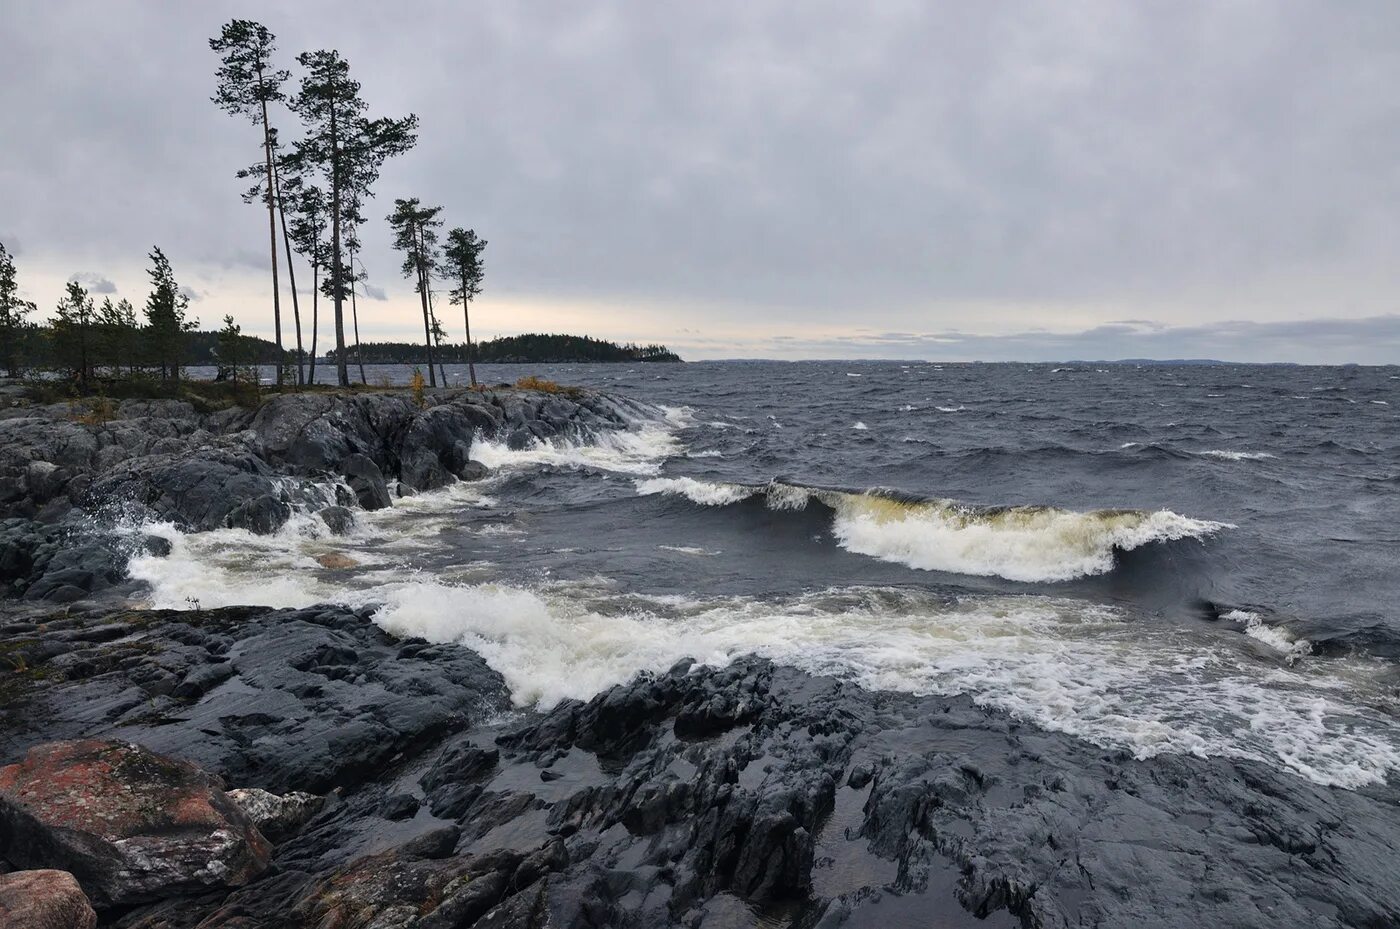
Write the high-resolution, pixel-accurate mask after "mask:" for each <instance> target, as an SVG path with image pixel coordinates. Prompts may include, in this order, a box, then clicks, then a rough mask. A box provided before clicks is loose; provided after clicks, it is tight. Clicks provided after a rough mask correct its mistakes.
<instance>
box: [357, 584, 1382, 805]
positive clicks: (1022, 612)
mask: <svg viewBox="0 0 1400 929" xmlns="http://www.w3.org/2000/svg"><path fill="white" fill-rule="evenodd" d="M385 593H386V596H385V600H386V605H385V607H384V608H383V609H382V610H381V611H380V612H379V613H378V614H376V618H375V621H376V622H378V623H379V624H380V625H381V626H383V628H385V629H386V630H388V631H389V632H392V633H394V634H396V635H413V636H422V637H424V638H427V639H429V640H431V641H456V642H462V643H464V644H466V645H469V646H470V647H471V648H473V649H475V650H477V651H478V652H480V653H481V654H482V656H483V657H485V658H486V660H487V661H488V662H489V663H490V664H491V666H492V667H493V668H495V669H496V670H497V671H499V672H500V673H501V674H502V675H503V676H504V677H505V679H506V681H507V683H508V684H509V686H510V688H511V691H512V694H513V696H514V699H515V700H516V702H517V703H518V704H520V705H523V706H529V705H538V706H542V707H547V706H550V705H553V704H554V703H556V702H558V701H559V700H562V699H566V698H575V699H587V698H588V697H590V696H592V695H593V694H596V693H598V692H599V691H601V690H603V689H605V688H607V687H609V686H612V685H614V684H617V683H621V682H623V681H625V680H627V679H629V678H630V677H631V676H632V675H634V674H636V673H637V672H639V671H661V670H664V669H666V668H668V667H670V666H671V665H672V664H674V663H675V662H676V661H678V660H680V659H682V658H694V659H696V660H698V661H700V662H702V663H707V664H715V665H722V664H724V663H726V662H728V661H730V660H732V659H734V658H735V657H738V656H740V655H744V654H758V655H763V656H766V657H769V658H772V659H773V660H775V661H778V662H780V663H783V664H789V665H792V666H795V667H799V668H802V669H804V670H807V671H810V672H813V673H819V674H835V675H837V676H840V677H843V678H846V679H850V680H853V681H856V682H857V683H860V684H861V685H863V686H866V687H869V688H873V689H881V690H897V691H906V692H912V693H921V694H956V693H965V694H968V695H970V696H972V697H973V699H975V700H976V701H977V702H979V703H982V704H984V705H988V706H992V707H996V708H999V709H1003V710H1006V711H1008V712H1011V713H1013V714H1015V715H1017V716H1019V717H1022V718H1025V719H1028V720H1031V721H1033V722H1034V723H1036V724H1037V725H1040V726H1042V727H1044V728H1047V729H1051V730H1055V731H1059V732H1066V733H1070V734H1072V735H1075V736H1078V737H1081V738H1084V739H1086V740H1088V741H1091V742H1094V743H1095V744H1098V745H1102V746H1105V747H1112V748H1121V749H1126V750H1128V751H1130V752H1132V753H1133V755H1134V756H1136V757H1138V758H1147V757H1151V756H1153V755H1156V754H1160V753H1162V752H1179V753H1186V754H1194V755H1198V756H1207V755H1232V756H1240V757H1248V758H1256V759H1259V760H1263V761H1266V762H1270V763H1274V764H1280V765H1283V766H1284V767H1287V768H1289V769H1290V770H1293V771H1295V772H1297V773H1299V774H1301V775H1303V776H1305V777H1308V778H1310V779H1312V780H1314V781H1316V782H1318V783H1322V784H1333V785H1338V786H1344V787H1357V786H1361V785H1364V784H1367V783H1374V782H1377V781H1380V780H1383V779H1384V778H1385V776H1386V775H1387V773H1389V772H1391V771H1394V770H1397V769H1400V750H1398V749H1397V748H1396V746H1395V744H1393V742H1392V741H1391V738H1390V736H1389V734H1388V733H1389V731H1390V729H1391V728H1392V727H1390V726H1388V725H1387V724H1386V722H1385V719H1384V717H1383V716H1382V715H1380V714H1379V713H1378V712H1377V711H1376V710H1374V709H1372V708H1369V707H1366V706H1361V705H1349V704H1347V703H1345V702H1344V700H1343V699H1342V698H1339V697H1336V696H1334V695H1332V694H1330V693H1328V692H1329V691H1331V692H1334V693H1341V692H1345V688H1346V687H1347V686H1348V685H1349V683H1351V682H1348V681H1345V680H1330V681H1323V682H1322V683H1323V684H1324V685H1326V684H1331V686H1330V687H1329V686H1318V683H1319V682H1318V681H1317V680H1316V679H1317V678H1319V677H1320V676H1323V675H1324V674H1325V673H1326V672H1318V671H1315V670H1310V669H1304V668H1294V667H1289V666H1287V665H1277V664H1268V663H1264V664H1261V663H1260V662H1259V659H1258V658H1257V656H1254V655H1250V654H1247V653H1244V652H1239V651H1236V650H1232V649H1231V648H1230V647H1229V645H1228V640H1224V641H1222V642H1221V643H1219V644H1218V646H1217V647H1216V648H1214V649H1211V650H1204V651H1192V650H1191V649H1190V647H1188V646H1186V645H1184V644H1182V643H1181V642H1180V641H1179V640H1173V639H1172V638H1171V637H1170V636H1167V635H1163V634H1159V633H1156V632H1154V631H1153V630H1152V629H1151V628H1150V627H1147V626H1145V625H1144V624H1142V623H1135V622H1131V621H1129V619H1128V618H1127V617H1126V616H1125V615H1123V614H1121V613H1119V612H1117V611H1116V610H1114V609H1112V608H1109V607H1103V606H1094V605H1089V604H1085V603H1080V602H1075V601H1063V600H1056V599H1050V598H1039V597H991V598H975V599H968V600H961V601H953V602H945V601H939V600H936V599H934V598H932V597H929V596H926V595H923V594H919V593H915V592H908V591H895V590H875V589H868V590H862V589H856V590H833V591H824V592H822V593H819V594H812V595H807V596H804V597H800V598H795V599H790V600H785V601H760V600H754V599H748V598H725V599H717V600H691V599H686V598H682V597H665V598H645V597H638V596H631V597H627V598H618V597H615V596H607V595H605V596H603V597H602V598H601V599H600V598H598V597H596V596H594V597H590V596H589V595H591V594H594V593H595V591H572V592H571V591H568V590H567V589H565V588H559V589H555V590H553V591H549V592H533V591H528V590H524V589H520V588H514V587H506V586H496V585H480V586H471V587H454V586H449V585H443V584H440V583H435V582H423V583H417V584H406V585H398V586H396V587H393V588H392V589H390V590H388V591H386V592H385ZM1329 670H1331V671H1337V670H1340V671H1341V672H1342V673H1343V674H1355V675H1365V674H1369V673H1374V672H1373V670H1372V669H1370V668H1368V667H1366V666H1364V665H1356V666H1342V665H1340V664H1335V663H1334V665H1333V666H1332V667H1331V668H1329ZM1320 692H1321V693H1322V694H1324V695H1319V694H1320Z"/></svg>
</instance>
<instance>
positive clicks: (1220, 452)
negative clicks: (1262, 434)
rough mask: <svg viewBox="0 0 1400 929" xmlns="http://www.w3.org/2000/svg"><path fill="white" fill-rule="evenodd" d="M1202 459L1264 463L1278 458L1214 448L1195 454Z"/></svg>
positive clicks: (1268, 454)
mask: <svg viewBox="0 0 1400 929" xmlns="http://www.w3.org/2000/svg"><path fill="white" fill-rule="evenodd" d="M1193 454H1196V455H1199V456H1201V457H1202V458H1219V459H1221V460H1222V461H1264V460H1266V459H1269V458H1276V457H1278V456H1276V455H1274V454H1273V453H1271V452H1232V451H1229V450H1227V449H1220V448H1212V449H1209V450H1208V451H1204V452H1194V453H1193Z"/></svg>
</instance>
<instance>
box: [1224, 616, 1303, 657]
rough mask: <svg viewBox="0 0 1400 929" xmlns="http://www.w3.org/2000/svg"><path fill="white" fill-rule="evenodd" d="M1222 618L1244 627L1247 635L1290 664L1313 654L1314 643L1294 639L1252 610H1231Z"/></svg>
mask: <svg viewBox="0 0 1400 929" xmlns="http://www.w3.org/2000/svg"><path fill="white" fill-rule="evenodd" d="M1221 618H1222V619H1229V620H1233V621H1235V622H1237V623H1239V624H1240V625H1242V626H1244V634H1245V635H1247V636H1249V637H1250V638H1252V639H1257V640H1258V641H1260V642H1263V643H1264V644H1265V645H1267V646H1269V647H1270V648H1272V649H1274V650H1275V651H1277V652H1280V653H1282V654H1283V656H1284V658H1285V659H1287V660H1288V661H1289V662H1290V663H1292V662H1294V661H1297V660H1298V659H1300V658H1302V657H1303V656H1305V655H1308V654H1311V653H1312V643H1311V642H1309V641H1308V640H1307V639H1294V638H1293V637H1291V636H1289V634H1288V633H1286V632H1284V631H1283V630H1282V629H1278V628H1276V627H1274V626H1270V625H1267V624H1266V623H1265V622H1264V618H1263V617H1262V616H1260V615H1259V614H1258V613H1255V612H1252V611H1250V610H1230V611H1229V612H1228V613H1223V614H1221Z"/></svg>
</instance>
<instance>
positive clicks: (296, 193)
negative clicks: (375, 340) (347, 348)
mask: <svg viewBox="0 0 1400 929" xmlns="http://www.w3.org/2000/svg"><path fill="white" fill-rule="evenodd" d="M285 194H286V198H287V201H288V204H289V205H290V207H291V211H292V222H291V241H292V247H293V248H294V249H296V251H297V253H298V254H299V255H301V256H302V257H303V258H305V259H306V260H307V263H309V264H310V265H311V359H310V360H311V365H310V367H311V370H310V373H309V374H308V375H307V379H306V382H307V383H308V384H314V383H316V355H317V352H316V339H317V335H318V330H319V328H320V319H321V290H322V288H321V272H322V271H323V270H324V269H325V268H326V266H327V265H328V264H329V262H330V252H331V247H330V243H329V242H328V241H326V226H327V222H328V219H329V213H330V208H329V205H328V204H327V202H326V192H325V191H324V190H322V189H321V188H319V187H317V186H316V185H315V184H305V183H304V182H303V181H302V180H301V178H300V177H299V176H298V177H297V178H296V179H295V181H294V182H292V183H288V184H287V189H286V191H285Z"/></svg>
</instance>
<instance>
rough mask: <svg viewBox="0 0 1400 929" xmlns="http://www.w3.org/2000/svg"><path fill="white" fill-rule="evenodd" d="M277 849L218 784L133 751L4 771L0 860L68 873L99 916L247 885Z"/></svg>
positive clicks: (67, 749)
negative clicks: (129, 906)
mask: <svg viewBox="0 0 1400 929" xmlns="http://www.w3.org/2000/svg"><path fill="white" fill-rule="evenodd" d="M270 854H271V847H270V846H269V844H268V842H267V840H266V839H265V838H263V836H262V834H261V833H260V832H258V830H257V828H256V827H255V826H254V825H253V823H252V821H251V820H250V819H249V818H248V816H247V814H245V813H244V812H243V811H242V810H241V809H240V808H239V807H238V805H237V804H236V803H234V802H233V801H232V800H230V799H229V797H228V795H227V794H225V793H224V785H223V782H222V781H220V780H219V778H217V777H215V776H213V775H212V774H209V773H207V772H205V771H202V770H200V769H199V768H197V767H195V766H194V765H192V764H189V763H187V762H182V761H176V760H174V759H171V758H166V757H164V756H162V755H157V754H156V753H154V752H151V751H147V750H146V749H144V748H142V747H141V746H139V745H133V744H130V743H127V742H109V741H96V740H87V741H79V742H51V743H48V744H46V745H39V746H36V747H34V748H32V749H30V751H29V754H28V755H27V756H26V757H25V759H24V760H23V761H21V762H19V763H18V764H12V765H9V766H8V767H5V768H0V855H2V856H3V857H5V858H7V859H8V860H10V861H12V862H14V863H15V864H17V865H20V866H22V867H59V868H63V869H65V870H67V871H71V872H72V873H73V875H74V876H75V877H76V878H77V879H78V881H79V883H81V884H82V887H83V889H84V890H86V891H87V893H88V896H89V897H90V898H91V899H92V902H93V904H94V905H95V906H97V907H98V908H99V909H101V908H103V907H108V906H114V905H126V904H132V903H140V902H144V901H148V900H153V899H158V898H162V897H168V896H172V895H177V894H182V893H197V892H201V891H204V890H208V889H210V888H216V887H236V886H240V885H242V884H245V883H247V882H248V881H249V880H251V879H252V878H253V877H255V876H256V875H257V874H259V873H260V872H261V871H262V870H263V869H264V868H265V867H267V861H268V857H269V855H270Z"/></svg>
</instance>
